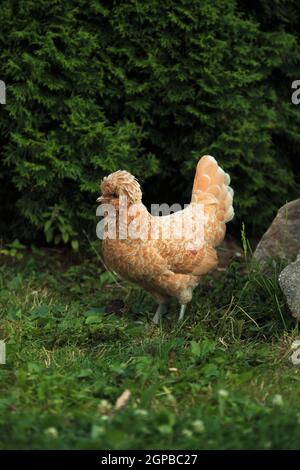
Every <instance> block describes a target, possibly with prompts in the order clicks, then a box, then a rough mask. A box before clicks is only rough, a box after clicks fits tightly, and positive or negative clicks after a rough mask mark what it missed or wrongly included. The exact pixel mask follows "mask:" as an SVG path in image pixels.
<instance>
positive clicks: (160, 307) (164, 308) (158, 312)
mask: <svg viewBox="0 0 300 470" xmlns="http://www.w3.org/2000/svg"><path fill="white" fill-rule="evenodd" d="M166 311H167V306H166V304H159V305H158V307H157V310H156V312H155V315H154V317H153V318H152V321H153V323H155V325H158V324H159V322H160V320H161V316H162V314H163V313H166Z"/></svg>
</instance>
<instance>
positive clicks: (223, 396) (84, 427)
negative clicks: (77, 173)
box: [0, 250, 300, 449]
mask: <svg viewBox="0 0 300 470" xmlns="http://www.w3.org/2000/svg"><path fill="white" fill-rule="evenodd" d="M24 251H25V250H24ZM72 256H73V258H72ZM72 256H71V257H70V256H69V259H68V261H66V259H67V257H66V256H61V255H60V254H59V253H57V254H55V252H49V251H47V252H46V251H44V252H42V251H37V250H34V252H31V253H25V254H24V256H23V257H21V256H20V257H19V258H21V259H16V258H15V257H10V258H9V257H8V256H3V257H2V258H1V260H2V264H1V268H0V289H1V291H0V321H1V323H0V339H4V340H5V341H6V349H7V362H6V365H0V447H1V449H49V448H56V449H150V448H156V449H164V448H165V449H166V448H168V449H180V448H185V449H299V446H300V445H299V442H300V402H299V392H300V372H299V371H300V368H297V367H296V366H293V365H292V363H291V361H290V355H291V351H290V346H291V342H292V341H293V340H294V339H295V338H296V337H297V335H298V329H297V328H298V327H297V324H296V323H295V322H294V321H293V320H292V319H291V317H290V315H289V314H288V313H287V312H286V307H285V304H284V299H283V298H282V295H281V293H280V290H279V288H278V284H277V278H276V274H274V275H272V276H269V277H267V276H265V275H263V274H261V273H258V272H255V271H253V272H246V271H247V269H246V271H245V264H244V262H242V261H234V262H233V263H232V264H231V266H230V268H229V269H228V270H227V271H226V272H221V273H217V275H212V276H209V277H207V278H206V279H205V280H204V281H203V283H202V284H201V286H199V288H198V289H197V291H196V293H195V296H194V299H193V302H192V303H191V305H190V306H189V308H188V311H187V316H186V319H185V321H184V322H183V323H182V324H178V323H177V315H178V308H177V306H176V304H174V305H172V307H171V309H170V312H169V314H168V315H167V316H166V317H165V319H164V321H163V324H162V325H161V326H160V327H159V328H157V327H154V326H153V325H152V324H151V322H150V318H151V316H152V315H153V312H154V311H155V307H156V306H155V304H154V302H153V301H152V299H151V298H150V297H149V296H148V295H147V294H146V293H144V292H143V291H141V290H140V289H138V288H136V287H132V286H129V285H127V284H124V283H122V284H119V283H118V284H116V283H115V282H114V280H113V279H112V278H111V276H110V275H108V274H107V273H103V272H102V271H101V266H100V263H99V262H98V261H97V260H95V257H91V256H90V255H86V256H82V258H81V259H80V258H79V257H78V256H77V257H74V255H72ZM125 390H129V391H130V398H129V400H127V401H126V400H124V403H123V406H121V405H122V404H121V405H120V403H119V404H118V406H117V407H116V406H115V404H116V401H117V400H118V398H119V397H120V396H121V401H122V394H123V392H124V391H125ZM123 398H124V396H123Z"/></svg>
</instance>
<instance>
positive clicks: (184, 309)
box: [178, 304, 186, 321]
mask: <svg viewBox="0 0 300 470" xmlns="http://www.w3.org/2000/svg"><path fill="white" fill-rule="evenodd" d="M185 311H186V304H183V305H180V313H179V318H178V321H181V320H183V318H184V314H185Z"/></svg>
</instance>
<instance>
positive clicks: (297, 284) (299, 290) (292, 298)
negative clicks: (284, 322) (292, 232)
mask: <svg viewBox="0 0 300 470" xmlns="http://www.w3.org/2000/svg"><path fill="white" fill-rule="evenodd" d="M279 284H280V287H281V290H282V291H283V293H284V294H285V296H286V299H287V304H288V306H289V309H290V311H291V313H292V315H293V317H295V318H297V320H300V254H299V255H298V256H297V259H296V261H294V262H293V263H290V264H289V265H288V266H287V267H286V268H284V270H283V271H281V273H280V275H279Z"/></svg>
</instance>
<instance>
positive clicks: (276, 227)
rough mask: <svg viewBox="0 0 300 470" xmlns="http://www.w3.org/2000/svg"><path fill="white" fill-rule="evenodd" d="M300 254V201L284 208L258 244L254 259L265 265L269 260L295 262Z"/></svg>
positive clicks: (288, 204)
mask: <svg viewBox="0 0 300 470" xmlns="http://www.w3.org/2000/svg"><path fill="white" fill-rule="evenodd" d="M298 253H300V199H296V200H295V201H291V202H288V203H287V204H285V205H284V206H282V207H281V208H280V209H279V211H278V212H277V215H276V217H275V219H274V220H273V222H272V224H271V225H270V227H269V228H268V230H267V231H266V233H265V234H264V235H263V237H262V239H261V240H260V242H259V243H258V245H257V247H256V250H255V252H254V255H253V257H254V258H255V259H256V260H258V261H260V262H262V263H264V262H266V261H267V260H268V259H269V258H281V259H284V260H288V261H294V259H295V258H296V256H297V254H298Z"/></svg>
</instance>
